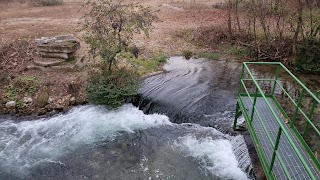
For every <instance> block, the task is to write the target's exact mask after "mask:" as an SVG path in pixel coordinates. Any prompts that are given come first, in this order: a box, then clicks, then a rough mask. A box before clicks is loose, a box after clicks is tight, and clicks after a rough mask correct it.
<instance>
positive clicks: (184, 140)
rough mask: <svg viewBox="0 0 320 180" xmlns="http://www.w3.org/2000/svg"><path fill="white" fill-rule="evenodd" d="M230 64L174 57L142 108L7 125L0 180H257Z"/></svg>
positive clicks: (0, 143) (81, 111) (78, 111)
mask: <svg viewBox="0 0 320 180" xmlns="http://www.w3.org/2000/svg"><path fill="white" fill-rule="evenodd" d="M225 64H226V63H223V62H218V61H217V62H215V63H210V62H207V61H204V60H190V61H187V60H184V59H183V58H181V57H173V58H171V59H169V60H168V63H167V65H166V66H165V69H166V71H167V72H166V73H164V74H160V75H157V76H153V77H149V78H147V79H145V81H144V83H143V85H142V88H141V90H140V92H141V101H140V103H139V107H135V106H133V105H132V104H126V105H124V106H122V107H121V108H119V109H117V110H108V109H106V108H105V107H101V106H91V105H86V106H79V107H75V108H73V109H72V110H71V111H69V112H67V113H65V114H60V115H57V116H54V117H50V118H44V119H38V120H32V121H13V120H10V118H2V119H1V118H0V179H6V180H7V179H8V180H10V179H13V180H14V179H28V180H29V179H30V180H31V179H37V180H38V179H39V180H41V179H71V180H73V179H74V180H76V179H77V180H78V179H108V180H109V179H110V180H118V179H119V180H122V179H124V180H126V179H128V180H131V179H137V180H139V179H141V180H144V179H146V180H149V179H150V180H151V179H161V180H162V179H174V180H180V179H181V180H182V179H183V180H202V179H203V180H207V179H208V180H209V179H234V180H245V179H251V178H253V177H252V174H251V173H252V168H251V160H250V157H249V154H248V150H247V146H246V144H245V142H244V138H243V136H241V135H229V134H230V132H231V131H230V128H231V127H232V121H233V113H232V110H233V109H232V108H234V106H233V105H234V103H235V97H234V96H235V95H232V94H233V93H234V91H235V89H233V86H236V82H235V81H236V80H234V79H233V78H234V76H236V74H234V75H232V71H238V69H237V68H238V64H232V63H227V65H225ZM229 74H231V75H229ZM221 75H222V76H223V77H220V76H221ZM219 78H220V79H219ZM209 126H210V127H209Z"/></svg>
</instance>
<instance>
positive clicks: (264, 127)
mask: <svg viewBox="0 0 320 180" xmlns="http://www.w3.org/2000/svg"><path fill="white" fill-rule="evenodd" d="M240 81H241V83H242V85H243V87H244V88H245V91H246V93H247V94H248V97H250V98H249V99H250V101H251V103H252V104H254V102H253V101H252V99H251V96H250V93H249V91H248V89H247V87H246V85H245V84H244V82H243V80H240ZM257 111H258V110H257ZM257 116H258V120H259V122H260V123H261V124H262V128H263V130H264V131H265V133H266V134H267V139H268V141H269V142H270V144H271V145H272V147H277V146H278V144H279V142H278V141H277V142H276V144H274V143H273V141H272V140H271V136H270V134H269V132H268V131H267V128H266V126H265V124H264V123H263V121H262V118H261V116H260V114H259V113H257ZM251 121H252V116H251ZM280 129H281V128H280ZM281 131H282V129H281ZM279 139H280V138H279ZM275 153H276V155H277V156H278V152H275ZM278 158H279V162H280V166H281V167H282V168H283V170H284V171H285V172H286V173H285V175H286V176H287V178H288V179H291V177H290V176H289V173H288V169H287V168H286V167H285V165H284V163H283V160H282V158H281V157H279V156H278ZM272 159H273V160H272V161H274V158H272ZM272 161H271V162H272ZM271 164H272V166H270V169H269V171H270V170H271V169H272V168H273V163H271Z"/></svg>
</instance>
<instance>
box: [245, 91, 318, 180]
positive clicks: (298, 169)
mask: <svg viewBox="0 0 320 180" xmlns="http://www.w3.org/2000/svg"><path fill="white" fill-rule="evenodd" d="M267 99H268V101H269V103H270V104H271V106H272V107H271V108H273V110H274V112H276V113H277V115H278V117H279V119H281V120H282V121H281V123H283V124H284V126H285V127H286V130H287V132H289V135H290V136H291V139H292V140H293V142H294V143H295V145H296V146H297V147H298V150H299V151H300V153H301V154H302V156H303V158H304V159H305V161H306V162H307V164H308V166H309V167H310V168H311V171H312V172H313V174H314V175H315V177H316V178H317V179H319V180H320V174H319V172H318V171H317V170H316V169H315V167H314V166H313V164H312V162H311V161H310V160H309V158H308V156H307V154H306V153H305V152H304V150H303V149H302V147H301V145H300V144H299V142H298V140H297V139H296V137H295V136H294V134H293V133H292V131H291V129H290V128H289V126H288V125H287V124H286V123H285V119H284V118H283V116H282V115H281V112H280V111H279V110H278V109H277V108H276V105H275V102H274V101H273V99H272V98H267ZM241 100H242V102H243V105H244V107H245V108H246V111H247V112H243V113H247V114H248V116H249V117H250V116H251V111H252V102H253V100H254V98H253V97H252V101H251V100H250V98H249V97H248V96H241ZM255 111H256V112H257V113H259V115H260V117H261V120H262V121H263V123H264V124H265V126H266V128H267V130H268V133H269V134H270V137H271V139H272V141H273V143H274V144H275V142H276V138H277V133H278V130H279V125H278V122H277V120H276V118H275V117H274V116H273V114H272V112H271V110H270V109H269V107H268V105H267V103H266V102H265V100H264V99H263V98H262V97H258V98H257V101H256V105H255ZM257 113H254V116H253V120H252V125H253V128H254V131H255V133H256V135H257V137H258V139H259V141H260V144H261V146H262V147H261V148H262V150H263V151H264V154H265V156H266V159H267V161H268V163H269V164H270V162H271V158H272V154H273V147H272V145H271V143H270V141H269V140H268V139H267V134H266V133H265V131H264V130H263V127H262V124H261V122H260V121H259V119H258V116H257ZM278 153H279V156H280V158H281V159H282V161H283V162H284V166H285V167H286V168H287V170H288V172H289V174H290V177H291V179H295V180H298V179H299V180H307V179H311V178H310V177H309V175H308V173H307V171H306V170H305V169H304V167H303V164H302V163H301V161H300V160H299V157H298V156H297V154H296V153H295V151H294V149H293V148H292V146H291V145H290V143H289V141H288V139H287V138H286V136H285V135H282V136H281V138H280V143H279V147H278ZM272 172H273V174H274V177H275V179H288V178H287V177H286V175H285V173H284V169H283V168H282V167H281V165H280V162H279V159H278V158H276V159H275V163H274V167H273V170H272Z"/></svg>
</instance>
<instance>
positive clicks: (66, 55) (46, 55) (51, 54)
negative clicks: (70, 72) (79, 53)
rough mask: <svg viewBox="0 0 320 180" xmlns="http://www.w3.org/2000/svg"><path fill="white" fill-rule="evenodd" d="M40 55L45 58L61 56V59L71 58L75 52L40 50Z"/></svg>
mask: <svg viewBox="0 0 320 180" xmlns="http://www.w3.org/2000/svg"><path fill="white" fill-rule="evenodd" d="M39 55H40V56H41V57H44V58H59V59H70V58H72V57H74V53H63V52H60V53H58V52H42V51H40V52H39Z"/></svg>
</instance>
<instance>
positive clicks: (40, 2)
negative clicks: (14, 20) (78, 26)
mask: <svg viewBox="0 0 320 180" xmlns="http://www.w3.org/2000/svg"><path fill="white" fill-rule="evenodd" d="M31 4H32V5H33V6H58V5H62V4H63V0H31Z"/></svg>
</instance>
